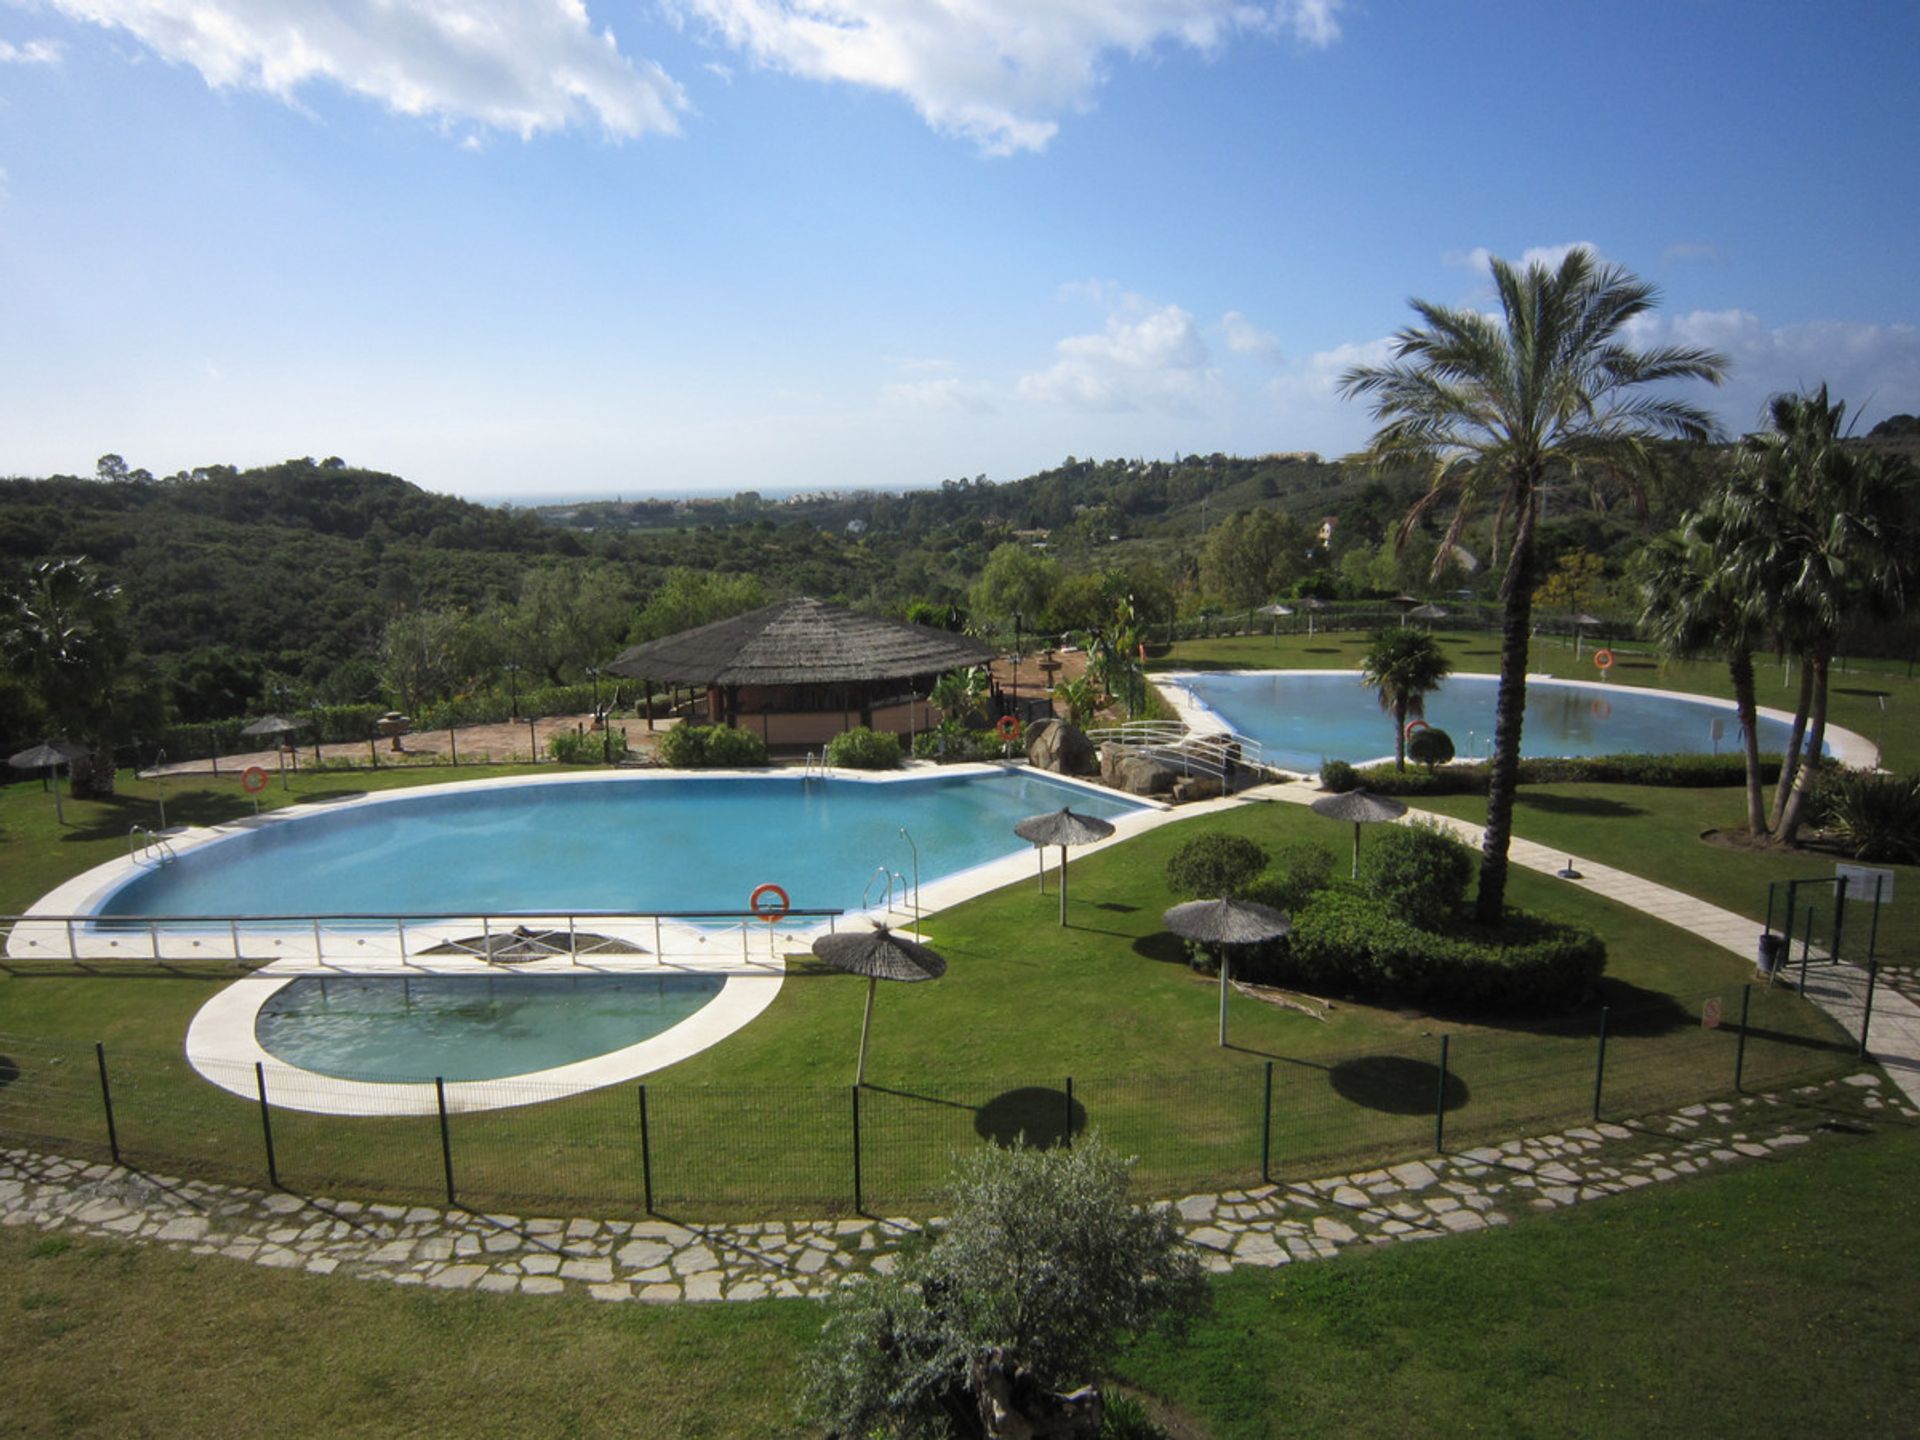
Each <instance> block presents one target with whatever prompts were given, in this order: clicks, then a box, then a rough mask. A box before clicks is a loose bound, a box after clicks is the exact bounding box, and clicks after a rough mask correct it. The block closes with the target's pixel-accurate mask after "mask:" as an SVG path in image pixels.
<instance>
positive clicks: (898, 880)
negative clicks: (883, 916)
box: [860, 865, 909, 915]
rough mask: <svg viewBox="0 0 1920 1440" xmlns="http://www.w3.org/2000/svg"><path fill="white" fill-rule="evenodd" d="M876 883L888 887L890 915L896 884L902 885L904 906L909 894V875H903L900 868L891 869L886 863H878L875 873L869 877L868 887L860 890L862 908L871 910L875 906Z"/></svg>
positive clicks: (888, 909) (901, 899)
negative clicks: (874, 889)
mask: <svg viewBox="0 0 1920 1440" xmlns="http://www.w3.org/2000/svg"><path fill="white" fill-rule="evenodd" d="M876 883H878V884H881V885H885V886H886V887H887V913H888V914H889V915H891V914H892V913H893V889H894V886H895V885H898V886H899V887H900V902H901V904H902V906H903V907H904V905H905V904H906V899H907V895H908V894H909V891H908V890H907V877H906V876H904V875H902V874H901V873H900V872H899V871H898V870H889V869H888V868H887V867H886V866H884V865H876V866H874V867H873V874H871V875H869V876H868V877H867V888H866V889H864V890H862V891H861V892H860V908H861V909H862V910H871V909H872V908H873V888H874V885H875V884H876Z"/></svg>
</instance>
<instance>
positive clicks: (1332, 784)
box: [1320, 760, 1360, 794]
mask: <svg viewBox="0 0 1920 1440" xmlns="http://www.w3.org/2000/svg"><path fill="white" fill-rule="evenodd" d="M1359 784H1360V772H1359V771H1358V770H1356V769H1354V768H1353V766H1351V765H1349V764H1348V763H1347V762H1346V761H1344V760H1322V761H1321V762H1320V785H1321V788H1322V789H1326V790H1333V791H1336V792H1339V793H1341V794H1344V793H1345V792H1346V791H1348V790H1352V789H1354V788H1355V787H1357V786H1358V785H1359Z"/></svg>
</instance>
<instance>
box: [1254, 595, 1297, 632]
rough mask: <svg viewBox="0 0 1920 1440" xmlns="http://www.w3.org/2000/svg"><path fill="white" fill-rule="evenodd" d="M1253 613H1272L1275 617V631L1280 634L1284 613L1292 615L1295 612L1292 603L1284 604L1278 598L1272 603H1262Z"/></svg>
mask: <svg viewBox="0 0 1920 1440" xmlns="http://www.w3.org/2000/svg"><path fill="white" fill-rule="evenodd" d="M1253 613H1254V614H1256V615H1271V616H1272V617H1273V633H1274V634H1276V635H1278V634H1279V633H1280V617H1281V616H1282V615H1291V614H1292V613H1293V607H1292V606H1291V605H1282V604H1281V603H1280V602H1279V601H1278V600H1276V601H1274V602H1273V604H1271V605H1262V606H1261V607H1260V608H1259V609H1258V610H1256V611H1254V612H1253Z"/></svg>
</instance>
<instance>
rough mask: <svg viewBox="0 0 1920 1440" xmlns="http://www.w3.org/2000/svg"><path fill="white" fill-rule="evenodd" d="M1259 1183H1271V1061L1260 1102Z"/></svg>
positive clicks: (1268, 1063)
mask: <svg viewBox="0 0 1920 1440" xmlns="http://www.w3.org/2000/svg"><path fill="white" fill-rule="evenodd" d="M1260 1183H1261V1184H1262V1185H1271V1184H1272V1183H1273V1061H1271V1060H1269V1061H1267V1079H1266V1093H1265V1096H1264V1097H1263V1098H1262V1100H1261V1102H1260Z"/></svg>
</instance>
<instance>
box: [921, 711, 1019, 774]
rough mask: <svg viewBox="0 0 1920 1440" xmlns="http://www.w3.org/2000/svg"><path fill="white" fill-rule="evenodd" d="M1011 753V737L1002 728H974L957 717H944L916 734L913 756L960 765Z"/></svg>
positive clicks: (1001, 757)
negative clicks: (971, 728)
mask: <svg viewBox="0 0 1920 1440" xmlns="http://www.w3.org/2000/svg"><path fill="white" fill-rule="evenodd" d="M1006 753H1007V741H1006V739H1005V737H1004V736H1002V735H1001V734H1000V732H999V731H998V730H970V729H968V728H967V727H966V726H964V725H962V724H961V723H960V722H959V721H957V720H942V721H941V722H940V724H939V725H938V726H936V727H935V728H934V729H932V730H924V731H922V732H921V733H920V734H918V735H916V736H914V737H913V758H914V759H916V760H935V761H938V762H939V763H940V764H942V765H959V764H964V763H967V762H974V761H981V760H1000V759H1003V758H1005V756H1006Z"/></svg>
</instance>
